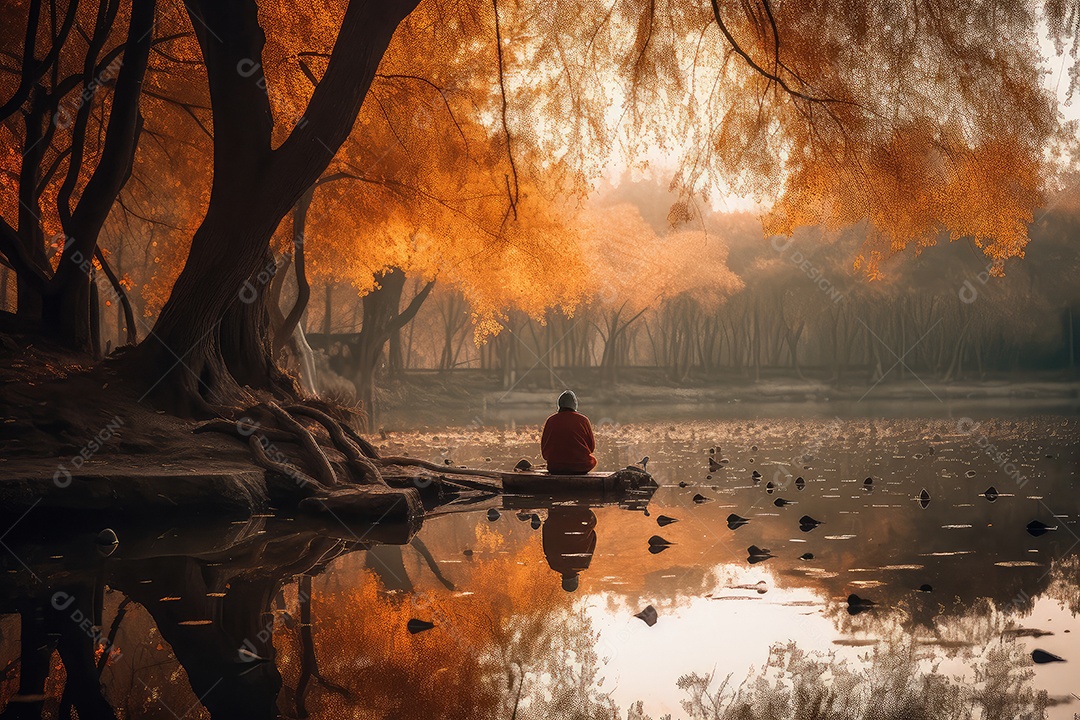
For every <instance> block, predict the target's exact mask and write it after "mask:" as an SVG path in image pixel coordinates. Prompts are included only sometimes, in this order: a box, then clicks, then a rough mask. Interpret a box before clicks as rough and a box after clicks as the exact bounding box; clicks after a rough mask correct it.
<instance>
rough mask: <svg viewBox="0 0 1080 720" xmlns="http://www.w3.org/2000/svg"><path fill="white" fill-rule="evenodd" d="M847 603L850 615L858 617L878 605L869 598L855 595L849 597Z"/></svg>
mask: <svg viewBox="0 0 1080 720" xmlns="http://www.w3.org/2000/svg"><path fill="white" fill-rule="evenodd" d="M847 603H848V606H847V609H848V613H849V614H851V615H858V614H859V613H861V612H866V611H867V610H869V609H871V608H873V607H874V606H875V605H877V603H876V602H874V601H873V600H871V599H869V598H864V597H859V596H858V595H856V594H855V593H852V594H851V595H848V599H847Z"/></svg>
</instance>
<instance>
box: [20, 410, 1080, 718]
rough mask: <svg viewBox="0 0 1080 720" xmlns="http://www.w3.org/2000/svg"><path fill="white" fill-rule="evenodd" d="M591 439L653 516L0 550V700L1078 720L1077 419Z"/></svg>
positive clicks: (123, 711)
mask: <svg viewBox="0 0 1080 720" xmlns="http://www.w3.org/2000/svg"><path fill="white" fill-rule="evenodd" d="M538 434H539V428H538V427H537V426H535V425H518V426H515V427H513V428H511V429H506V428H504V429H491V428H485V427H481V426H476V425H474V426H472V427H459V428H440V429H437V430H430V431H424V432H408V433H406V432H391V433H389V434H388V436H387V437H386V438H385V439H384V441H383V448H384V449H385V450H388V451H394V452H397V451H400V450H402V449H408V450H409V451H411V452H414V453H417V454H419V455H421V456H422V457H427V459H431V460H435V461H438V462H440V463H442V462H444V461H445V460H446V459H450V460H451V462H453V463H456V464H462V465H468V466H471V467H491V468H507V467H511V466H512V465H513V464H514V463H515V462H516V461H517V460H518V459H519V458H520V457H523V456H525V457H531V458H533V459H536V456H537V454H538V452H537V443H538ZM597 436H598V443H599V444H600V451H599V452H598V456H599V458H600V462H601V467H605V468H616V467H621V466H625V465H627V464H630V463H632V462H637V461H639V460H640V459H641V458H642V457H643V456H645V455H648V456H649V458H650V460H649V463H648V469H649V471H650V472H652V473H653V475H654V477H655V478H656V480H657V481H658V483H659V484H660V487H659V488H658V489H657V490H656V491H655V493H652V494H651V495H648V494H646V495H634V496H629V497H626V496H623V497H606V498H605V497H594V498H587V499H580V498H579V499H577V500H571V499H568V498H565V497H564V498H551V497H541V496H529V497H525V496H506V497H503V498H497V499H489V500H486V501H483V502H479V503H476V504H472V505H470V504H460V503H455V504H451V505H449V506H446V507H443V508H442V509H441V510H439V511H437V512H436V513H434V514H433V516H431V517H429V518H427V519H426V520H425V521H424V523H423V526H422V527H421V528H420V529H419V531H418V532H416V533H415V534H412V533H411V531H410V529H408V528H393V527H386V526H377V527H373V528H352V529H350V528H345V527H341V528H333V529H331V530H330V532H329V533H328V532H327V531H326V529H325V528H320V527H315V526H309V525H305V524H304V523H303V522H302V521H300V520H292V519H289V518H280V517H266V518H255V519H252V520H251V521H248V522H243V523H239V522H238V523H219V524H217V525H212V526H211V525H206V524H204V525H202V526H199V525H198V524H196V525H195V526H194V527H188V526H182V525H181V526H178V527H175V528H155V529H154V530H153V532H150V531H145V530H143V531H139V530H136V529H132V530H130V531H128V532H127V533H125V532H120V534H121V544H120V546H119V548H118V550H117V551H116V552H115V553H114V554H113V555H112V556H109V557H107V558H102V557H100V553H95V552H94V548H93V544H92V542H91V541H90V540H89V539H88V538H87V537H84V536H73V537H71V538H69V539H67V540H65V541H64V542H63V543H53V544H52V545H41V544H39V543H31V542H30V541H29V540H27V541H26V542H24V543H23V544H21V545H19V544H18V543H16V544H15V545H13V547H12V550H13V553H8V555H7V557H6V558H5V560H4V565H3V569H4V570H5V571H6V572H5V573H4V575H5V578H4V585H3V595H4V597H5V599H6V603H5V607H4V608H3V610H4V612H6V613H9V614H7V615H4V616H3V621H2V622H0V630H2V633H3V634H2V639H0V653H2V654H0V667H6V668H7V669H6V671H5V672H6V675H5V679H4V681H3V686H2V689H3V697H2V699H3V702H4V703H7V704H8V710H9V712H11V711H12V708H14V707H16V706H19V707H21V706H22V705H27V704H33V703H34V702H41V703H44V708H45V711H46V714H47V715H49V716H52V715H54V714H55V713H56V712H57V705H58V702H59V695H60V690H61V688H62V681H63V674H64V668H62V667H61V663H60V662H59V658H60V656H63V655H65V654H66V657H65V660H66V662H65V663H64V666H65V667H66V668H67V673H68V676H69V678H70V681H69V684H68V685H69V696H70V698H71V699H72V701H73V702H76V704H77V705H79V704H80V703H81V705H80V707H81V708H85V709H86V711H85V714H84V713H82V712H81V713H80V717H90V716H94V715H92V714H91V709H92V708H95V707H96V708H97V711H98V712H106V711H105V710H104V709H103V708H104V707H105V704H107V705H109V706H111V708H112V710H113V711H115V713H116V714H117V715H118V716H122V717H131V718H135V717H166V718H167V717H170V716H173V715H175V716H177V717H209V716H211V714H212V713H213V715H214V716H215V717H222V718H225V717H252V718H258V717H272V716H274V715H275V713H280V714H281V715H282V716H287V717H298V716H305V715H306V716H311V717H325V718H344V717H357V718H369V717H370V718H381V717H391V718H430V717H440V718H442V717H445V718H473V717H476V718H480V717H483V718H489V717H490V718H512V717H517V718H551V717H554V718H562V717H566V718H577V717H590V718H591V717H597V718H599V717H606V718H610V717H615V716H617V717H635V718H640V717H652V718H657V719H658V718H660V717H662V716H664V715H667V714H670V715H671V716H672V717H733V716H735V713H736V711H737V710H738V712H739V713H741V714H739V715H738V716H739V717H748V718H749V717H753V718H767V717H792V716H793V715H795V714H796V713H797V712H802V713H803V715H802V716H804V717H854V716H861V715H864V714H865V713H866V710H867V708H875V709H876V710H878V711H880V712H881V713H882V714H881V715H880V716H881V717H893V716H895V717H902V716H903V714H902V712H903V711H904V710H905V709H907V710H910V709H911V708H913V707H920V708H922V709H923V710H924V711H925V713H926V715H925V716H927V717H966V715H965V713H967V712H969V711H972V712H974V713H975V716H976V717H978V716H980V713H981V714H982V716H985V717H995V718H996V717H1001V718H1005V717H1010V718H1011V717H1040V716H1042V714H1043V713H1044V712H1045V714H1046V716H1048V717H1051V718H1072V717H1073V713H1076V712H1080V699H1078V697H1077V696H1078V695H1080V681H1078V680H1077V679H1076V677H1077V676H1076V672H1075V667H1076V663H1078V662H1080V623H1078V621H1077V612H1078V611H1080V558H1078V555H1080V541H1078V537H1077V534H1078V533H1080V526H1078V524H1077V523H1076V516H1077V512H1078V505H1080V501H1078V499H1077V491H1078V489H1080V488H1078V481H1077V477H1076V468H1077V466H1078V460H1080V452H1078V446H1077V439H1078V433H1077V420H1076V419H1075V418H1066V417H1051V416H1048V417H1041V418H1036V419H1027V420H1016V421H1006V420H994V419H980V420H977V421H975V420H972V421H968V420H966V419H956V418H953V419H935V420H918V419H911V420H897V421H880V420H869V419H850V420H839V419H829V418H822V419H816V420H785V419H766V420H754V421H750V420H708V421H702V420H679V421H676V422H674V423H672V422H670V421H667V422H643V423H634V424H625V423H623V424H620V423H616V422H610V421H609V422H604V423H603V424H600V423H598V428H597ZM418 448H419V449H422V450H418ZM710 459H711V460H712V461H713V462H712V463H710ZM710 464H711V466H712V469H711V470H710ZM755 472H757V473H759V474H760V476H761V477H760V479H755V477H754V473H755ZM799 478H801V479H802V481H801V482H797V479H799ZM867 478H870V480H871V482H870V483H869V484H867V483H866V479H867ZM991 487H993V488H994V490H995V491H996V496H995V493H990V497H994V498H995V499H993V500H991V499H989V497H988V496H987V494H986V493H985V491H987V490H988V489H989V488H991ZM924 491H925V492H924ZM695 497H696V498H697V499H696V500H695ZM778 500H779V501H782V502H780V503H779V506H778V505H777V502H778ZM732 514H735V515H738V516H739V517H740V518H743V519H745V520H746V521H747V522H745V523H741V524H740V523H738V522H736V523H729V516H730V515H732ZM662 516H663V518H670V519H674V520H675V521H676V522H671V523H668V524H664V525H661V524H660V522H663V520H661V517H662ZM804 516H809V517H810V518H812V519H814V520H816V521H819V523H820V524H816V525H813V526H811V525H809V524H803V525H800V519H801V518H803V517H804ZM1031 521H1039V522H1041V523H1043V524H1044V525H1045V526H1046V527H1048V528H1053V529H1049V530H1047V531H1045V532H1043V533H1042V534H1039V535H1033V534H1032V533H1030V532H1029V531H1028V528H1027V526H1028V524H1029V523H1030V522H1031ZM125 535H126V537H125ZM654 536H659V539H657V538H654ZM128 538H130V539H128ZM650 539H652V540H651V544H650ZM661 540H662V541H663V542H661ZM751 546H756V547H757V548H758V549H760V551H761V552H756V553H753V554H752V553H751V552H750V551H749V550H748V549H749V548H750V547H751ZM766 551H767V552H766ZM766 555H768V556H771V557H766ZM16 556H17V557H16ZM23 562H25V563H26V564H25V566H24V565H23V564H22V563H23ZM97 588H102V590H101V594H100V598H98V599H95V597H96V589H97ZM57 593H61V594H60V595H59V596H58V595H57ZM852 594H854V595H857V596H859V597H860V598H863V599H866V600H869V601H870V602H871V603H873V604H869V603H860V602H856V603H855V604H854V605H851V604H850V603H849V596H851V595H852ZM65 603H66V604H65ZM95 608H100V611H96V610H95ZM647 608H652V610H653V611H655V622H654V623H652V624H649V623H648V622H646V620H652V619H653V618H652V615H651V613H650V612H649V611H648V610H647ZM643 611H645V612H643ZM16 612H21V613H23V615H22V617H23V618H24V621H23V623H22V627H20V616H19V615H17V614H14V613H16ZM75 613H82V614H84V615H85V616H86V617H88V618H89V620H87V621H86V622H84V623H82V624H81V625H79V624H78V623H72V622H70V621H71V618H72V615H73V614H75ZM95 613H97V614H98V615H100V617H95ZM639 615H641V617H639ZM26 617H41V618H46V620H49V619H50V618H51V622H52V625H48V623H45V625H41V624H39V625H34V624H33V623H27V622H25V618H26ZM642 617H644V618H645V619H642ZM58 619H59V620H58ZM410 621H412V622H411V623H410ZM65 623H67V624H65ZM95 624H98V625H100V630H97V629H95V627H94V626H95ZM428 624H430V626H429V625H428ZM71 625H75V626H78V627H81V628H82V630H81V631H79V632H75V631H72V630H71V629H70V627H69V626H71ZM41 627H46V629H48V628H53V632H54V636H56V635H57V634H59V637H60V640H59V645H58V646H59V647H60V650H61V652H60V653H58V654H57V655H53V656H51V657H50V656H48V654H47V653H44V655H45V658H44V659H40V658H39V661H38V662H37V665H36V666H35V665H34V662H32V661H33V657H32V655H31V656H30V660H26V659H24V662H23V666H22V670H21V672H22V674H23V675H24V676H28V677H29V676H32V675H33V673H34V672H38V673H47V674H48V676H49V679H48V683H47V686H46V689H47V692H46V697H45V698H41V699H38V700H34V701H31V702H30V703H25V702H24V703H20V702H9V701H11V700H12V699H13V698H14V697H15V696H16V693H17V692H18V684H19V681H20V679H21V678H20V667H19V664H18V663H16V662H14V661H15V660H16V659H17V658H19V657H20V650H21V653H22V654H23V655H24V657H25V656H26V654H27V652H28V650H27V643H22V648H20V638H21V637H24V636H27V633H34V632H43V631H42V630H41V629H40V628H41ZM56 627H60V628H61V630H59V631H56V630H55V628H56ZM35 628H38V629H35ZM63 628H68V629H67V630H64V629H63ZM410 630H412V631H413V632H410ZM46 634H47V633H46ZM102 645H105V646H107V648H105V649H103V648H102ZM1036 650H1038V651H1042V652H1045V653H1050V654H1052V655H1054V656H1058V657H1061V658H1064V659H1065V660H1066V662H1049V663H1036V662H1034V661H1033V659H1032V652H1033V651H1036ZM39 654H43V653H39ZM1039 657H1040V658H1041V657H1042V656H1039ZM35 667H37V669H35ZM73 669H74V670H73ZM99 674H100V680H101V683H102V685H103V687H104V691H103V693H98V692H97V687H98V685H97V678H98V676H99ZM73 687H74V688H75V689H72V688H73ZM1074 693H1075V694H1074ZM99 698H104V699H102V700H100V701H99V700H98V699H99ZM830 698H831V699H830ZM17 699H19V698H17ZM21 699H23V700H25V698H21ZM811 706H813V707H815V708H817V711H816V712H810V711H809V710H807V708H808V707H811ZM830 708H831V709H830ZM830 712H831V713H832V714H829V713H830ZM101 716H102V717H108V715H107V714H103V715H101ZM65 717H66V716H65Z"/></svg>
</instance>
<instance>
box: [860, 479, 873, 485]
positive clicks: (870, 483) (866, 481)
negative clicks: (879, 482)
mask: <svg viewBox="0 0 1080 720" xmlns="http://www.w3.org/2000/svg"><path fill="white" fill-rule="evenodd" d="M862 484H863V485H873V484H874V478H872V477H868V478H866V479H865V480H863V481H862Z"/></svg>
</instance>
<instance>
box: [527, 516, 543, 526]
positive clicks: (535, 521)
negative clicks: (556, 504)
mask: <svg viewBox="0 0 1080 720" xmlns="http://www.w3.org/2000/svg"><path fill="white" fill-rule="evenodd" d="M529 525H531V526H532V529H533V530H539V529H540V525H541V523H540V516H539V515H533V516H532V520H531V522H530V523H529Z"/></svg>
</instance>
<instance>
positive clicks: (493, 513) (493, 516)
mask: <svg viewBox="0 0 1080 720" xmlns="http://www.w3.org/2000/svg"><path fill="white" fill-rule="evenodd" d="M487 519H488V520H490V521H491V522H495V521H496V520H498V519H499V511H498V510H496V509H495V508H488V511H487Z"/></svg>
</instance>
